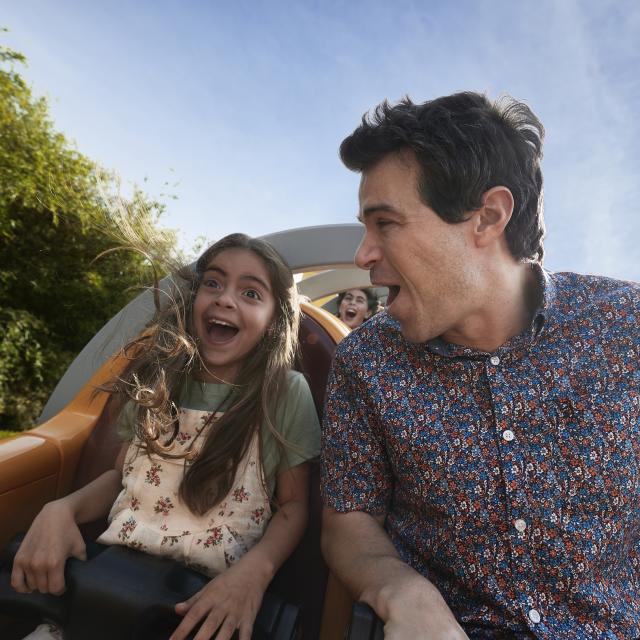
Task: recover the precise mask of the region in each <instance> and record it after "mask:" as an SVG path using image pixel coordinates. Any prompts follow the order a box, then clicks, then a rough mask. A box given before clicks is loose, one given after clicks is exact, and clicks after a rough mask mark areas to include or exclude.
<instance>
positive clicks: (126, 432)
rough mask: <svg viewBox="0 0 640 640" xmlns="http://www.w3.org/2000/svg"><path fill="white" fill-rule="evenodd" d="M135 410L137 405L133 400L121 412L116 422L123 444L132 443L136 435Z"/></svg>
mask: <svg viewBox="0 0 640 640" xmlns="http://www.w3.org/2000/svg"><path fill="white" fill-rule="evenodd" d="M135 410H136V407H135V403H134V402H133V401H131V400H129V401H127V402H126V403H125V404H124V406H123V407H122V409H121V410H120V415H119V416H118V420H117V421H116V432H117V433H118V437H119V438H120V440H122V442H130V441H131V440H133V436H134V435H135V433H134V432H135V429H134V420H135Z"/></svg>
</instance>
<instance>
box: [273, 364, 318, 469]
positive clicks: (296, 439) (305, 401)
mask: <svg viewBox="0 0 640 640" xmlns="http://www.w3.org/2000/svg"><path fill="white" fill-rule="evenodd" d="M287 383H288V384H287V389H286V390H285V392H284V394H283V400H281V401H280V402H279V403H278V407H277V409H276V424H275V425H274V426H275V427H276V429H277V430H278V432H279V433H280V434H281V435H282V437H283V438H284V439H285V440H286V441H287V444H286V445H285V446H284V447H281V446H279V444H278V442H276V439H275V438H274V436H273V435H272V434H271V433H270V432H269V431H268V430H267V429H265V430H264V432H263V433H264V435H263V456H264V467H265V472H266V475H267V477H269V476H274V475H275V476H277V475H279V474H280V473H283V472H284V471H286V470H287V469H290V468H291V467H295V466H296V465H299V464H302V463H303V462H306V461H307V460H311V459H312V458H317V457H318V455H320V422H319V420H318V414H317V412H316V408H315V405H314V403H313V397H312V396H311V390H310V389H309V385H308V384H307V381H306V379H305V377H304V376H303V375H302V374H301V373H298V372H297V371H292V372H290V373H289V376H288V378H287Z"/></svg>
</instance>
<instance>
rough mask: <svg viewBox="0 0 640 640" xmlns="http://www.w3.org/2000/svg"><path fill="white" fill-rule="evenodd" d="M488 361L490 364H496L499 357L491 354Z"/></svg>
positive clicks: (498, 361) (498, 362)
mask: <svg viewBox="0 0 640 640" xmlns="http://www.w3.org/2000/svg"><path fill="white" fill-rule="evenodd" d="M489 362H490V363H491V364H492V365H495V366H498V365H499V364H500V358H498V356H491V357H490V358H489Z"/></svg>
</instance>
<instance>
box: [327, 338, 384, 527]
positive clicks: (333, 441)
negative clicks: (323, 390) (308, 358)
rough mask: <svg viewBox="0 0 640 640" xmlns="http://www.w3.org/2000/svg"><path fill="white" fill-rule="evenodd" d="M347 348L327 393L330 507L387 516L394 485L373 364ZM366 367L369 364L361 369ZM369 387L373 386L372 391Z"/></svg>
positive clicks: (339, 353)
mask: <svg viewBox="0 0 640 640" xmlns="http://www.w3.org/2000/svg"><path fill="white" fill-rule="evenodd" d="M343 347H345V343H342V344H341V345H340V346H339V347H338V351H337V353H336V358H335V360H334V363H333V367H332V370H331V374H330V376H329V383H328V387H327V400H326V404H325V410H324V420H323V429H322V453H321V489H322V496H323V500H324V503H325V504H326V505H327V506H329V507H332V508H333V509H335V510H336V511H338V512H342V513H344V512H349V511H366V512H367V513H373V514H382V513H387V511H388V509H389V504H390V500H391V490H392V480H391V473H390V467H389V463H388V459H387V454H386V448H385V446H384V441H383V439H382V437H381V436H380V431H379V421H378V417H377V412H376V411H375V404H374V401H373V398H374V397H375V388H374V387H375V381H374V380H372V379H371V378H368V377H367V376H366V372H365V371H364V369H362V368H361V367H364V366H367V365H370V364H371V359H370V356H369V358H360V357H359V356H358V355H357V354H356V353H353V352H350V351H349V350H348V349H347V348H343ZM356 362H361V363H364V364H358V365H355V364H353V363H356ZM368 385H372V386H371V388H369V386H368Z"/></svg>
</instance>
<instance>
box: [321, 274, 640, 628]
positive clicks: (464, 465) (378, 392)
mask: <svg viewBox="0 0 640 640" xmlns="http://www.w3.org/2000/svg"><path fill="white" fill-rule="evenodd" d="M538 275H539V279H540V282H541V285H542V288H543V302H542V306H541V308H540V309H539V311H538V312H537V314H536V315H535V317H534V320H533V323H532V325H531V327H530V328H529V329H528V330H526V331H525V332H524V333H523V334H521V335H519V336H517V337H515V338H513V339H511V340H510V341H509V342H507V343H506V344H504V345H503V346H502V347H500V348H499V349H498V350H497V351H495V352H494V353H491V354H489V353H482V352H477V351H474V350H472V349H469V348H465V347H460V346H456V345H451V344H447V343H444V342H442V341H440V340H434V341H431V342H429V343H425V344H412V343H409V342H407V341H406V340H404V339H403V337H402V335H401V333H400V330H399V327H398V325H397V323H396V322H395V321H394V320H392V319H391V318H390V317H389V316H387V315H386V314H385V313H381V314H378V315H377V316H375V317H374V318H373V319H372V320H371V321H369V322H367V323H366V324H365V325H363V326H362V327H361V328H360V329H359V330H357V331H355V332H353V333H352V334H351V335H349V336H348V337H347V338H346V339H345V340H344V341H343V342H342V343H341V345H340V346H339V348H338V351H337V354H336V360H335V363H334V368H333V372H332V376H331V378H330V382H329V389H328V399H327V404H326V408H325V420H324V429H323V478H322V484H323V495H324V499H325V502H326V504H328V505H329V506H331V507H333V508H334V509H336V510H337V511H339V512H347V511H367V512H369V513H376V514H380V513H386V514H387V518H386V523H385V528H386V530H387V532H388V534H389V536H390V537H391V540H392V541H393V543H394V545H395V547H396V549H397V550H398V553H399V554H400V556H401V558H402V559H403V560H404V561H406V562H407V563H408V564H409V565H411V566H412V567H414V568H415V569H416V570H417V571H419V572H420V573H422V574H423V575H424V576H426V577H428V578H429V579H430V580H431V581H432V582H433V583H434V584H435V586H436V587H437V588H438V589H439V590H440V592H441V593H442V595H443V596H444V598H445V600H446V601H447V603H448V604H449V606H450V607H451V609H452V610H453V612H454V614H455V616H456V618H457V619H458V620H459V622H460V623H461V624H462V626H463V627H464V629H465V631H466V632H467V634H468V635H469V636H470V637H471V638H532V637H535V638H549V639H551V638H553V639H554V640H558V639H562V638H567V639H569V638H571V639H572V640H573V639H575V638H637V637H640V565H639V563H640V502H639V496H640V469H639V464H640V437H639V435H640V434H639V430H640V368H639V364H638V363H639V358H640V329H639V322H640V286H639V285H637V284H633V283H628V282H620V281H615V280H611V279H607V278H598V277H590V276H581V275H576V274H571V273H556V274H552V273H548V272H543V271H542V270H538Z"/></svg>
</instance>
